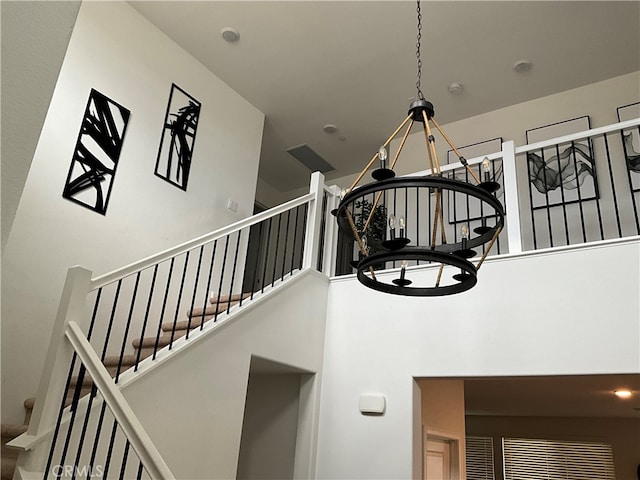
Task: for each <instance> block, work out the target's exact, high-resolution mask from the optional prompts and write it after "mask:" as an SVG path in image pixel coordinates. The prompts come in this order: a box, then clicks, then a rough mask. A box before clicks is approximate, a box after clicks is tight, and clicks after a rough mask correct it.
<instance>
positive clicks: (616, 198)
mask: <svg viewBox="0 0 640 480" xmlns="http://www.w3.org/2000/svg"><path fill="white" fill-rule="evenodd" d="M604 145H605V150H606V151H607V164H608V165H609V179H610V181H611V193H612V195H613V208H614V211H615V213H616V223H617V225H618V238H622V226H621V223H620V209H619V207H618V196H617V195H616V186H615V183H614V181H613V169H612V167H611V155H610V153H609V142H608V140H607V135H606V134H605V135H604ZM594 182H595V179H594ZM632 196H633V192H632ZM634 206H635V203H634ZM599 213H600V209H598V214H599ZM636 218H637V216H636ZM636 221H637V220H636ZM600 228H601V229H602V219H600Z"/></svg>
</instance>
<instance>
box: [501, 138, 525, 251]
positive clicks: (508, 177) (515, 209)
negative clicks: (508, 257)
mask: <svg viewBox="0 0 640 480" xmlns="http://www.w3.org/2000/svg"><path fill="white" fill-rule="evenodd" d="M502 169H503V172H504V203H505V212H508V215H509V216H508V217H507V236H508V242H509V253H520V252H522V233H521V231H520V227H521V222H520V206H519V204H518V179H517V176H516V149H515V144H514V143H513V140H510V141H508V142H503V143H502Z"/></svg>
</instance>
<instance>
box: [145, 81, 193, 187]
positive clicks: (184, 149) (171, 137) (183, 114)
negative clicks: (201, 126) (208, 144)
mask: <svg viewBox="0 0 640 480" xmlns="http://www.w3.org/2000/svg"><path fill="white" fill-rule="evenodd" d="M199 117H200V102H199V101H198V100H196V99H195V98H193V97H192V96H191V95H189V94H188V93H187V92H185V91H184V90H182V89H181V88H180V87H178V86H177V85H176V84H175V83H174V84H172V86H171V94H170V95H169V103H168V105H167V113H166V115H165V120H164V128H163V130H162V138H161V140H160V149H159V150H158V159H157V161H156V170H155V174H156V175H157V176H159V177H160V178H163V179H164V180H166V181H167V182H169V183H171V184H172V185H175V186H176V187H178V188H181V189H182V190H187V182H188V181H189V172H190V170H191V158H192V156H193V144H194V142H195V140H196V130H197V128H198V119H199Z"/></svg>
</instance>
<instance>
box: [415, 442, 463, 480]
mask: <svg viewBox="0 0 640 480" xmlns="http://www.w3.org/2000/svg"><path fill="white" fill-rule="evenodd" d="M424 445H425V449H424V478H425V480H459V479H460V478H461V477H460V468H459V465H460V463H459V462H460V440H459V438H457V437H455V436H454V435H449V434H445V433H440V432H434V431H431V430H428V431H427V433H426V434H425V439H424Z"/></svg>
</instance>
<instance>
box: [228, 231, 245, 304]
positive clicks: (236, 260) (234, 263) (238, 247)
mask: <svg viewBox="0 0 640 480" xmlns="http://www.w3.org/2000/svg"><path fill="white" fill-rule="evenodd" d="M241 232H242V230H238V232H237V234H238V239H237V240H236V254H235V255H234V257H233V269H232V270H231V284H230V285H229V302H228V303H227V313H229V310H231V299H232V298H233V284H234V281H235V278H236V267H237V265H238V253H239V252H240V236H241ZM240 298H242V292H240Z"/></svg>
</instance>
